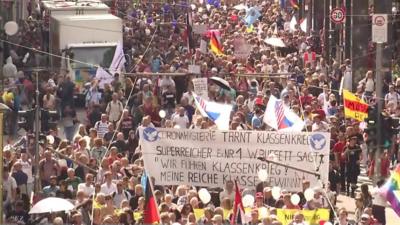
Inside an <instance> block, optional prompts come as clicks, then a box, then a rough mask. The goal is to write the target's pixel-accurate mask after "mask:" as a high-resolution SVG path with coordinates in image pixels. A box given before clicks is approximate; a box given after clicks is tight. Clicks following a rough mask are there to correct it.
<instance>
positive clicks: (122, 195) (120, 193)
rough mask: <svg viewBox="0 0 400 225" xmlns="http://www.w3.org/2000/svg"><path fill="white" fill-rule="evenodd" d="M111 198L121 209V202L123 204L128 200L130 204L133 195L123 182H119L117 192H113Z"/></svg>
mask: <svg viewBox="0 0 400 225" xmlns="http://www.w3.org/2000/svg"><path fill="white" fill-rule="evenodd" d="M111 196H112V198H113V201H114V205H115V206H116V207H117V208H119V207H120V205H121V202H123V201H124V200H127V201H128V202H129V201H130V199H131V194H130V193H129V192H128V191H127V190H125V188H124V183H123V181H122V180H119V181H118V182H117V191H115V192H113V193H112V194H111Z"/></svg>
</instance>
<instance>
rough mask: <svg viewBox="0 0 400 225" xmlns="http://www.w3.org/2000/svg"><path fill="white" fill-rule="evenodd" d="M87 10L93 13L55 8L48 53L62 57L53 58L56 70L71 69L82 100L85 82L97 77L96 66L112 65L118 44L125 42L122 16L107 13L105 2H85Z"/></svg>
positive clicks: (70, 71) (50, 19)
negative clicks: (88, 4)
mask: <svg viewBox="0 0 400 225" xmlns="http://www.w3.org/2000/svg"><path fill="white" fill-rule="evenodd" d="M85 10H86V11H84V12H90V13H86V14H85V13H83V14H82V13H79V14H76V13H75V12H76V7H75V6H71V7H70V10H68V7H63V10H61V9H60V10H55V9H52V11H51V13H50V18H49V25H50V26H49V52H50V53H52V54H54V55H61V56H62V58H59V57H51V60H50V64H51V67H52V68H53V70H55V71H57V70H60V69H61V71H68V75H69V76H70V77H71V80H72V81H74V82H75V85H76V93H77V95H76V97H78V98H79V100H81V101H82V98H84V91H85V89H84V85H85V84H86V83H87V82H90V81H91V80H92V79H93V78H94V76H95V75H96V69H97V66H98V65H100V66H102V67H103V68H109V66H110V64H111V61H112V59H113V56H114V52H115V48H116V46H117V44H118V43H119V42H121V43H122V41H123V40H122V38H123V32H122V20H121V19H120V18H119V17H116V16H114V15H112V14H109V13H106V12H105V11H104V10H105V9H104V7H103V6H102V5H101V7H100V8H99V6H96V7H89V6H87V5H86V8H85ZM68 12H69V13H68ZM80 12H83V11H82V10H81V11H80ZM93 12H97V13H93Z"/></svg>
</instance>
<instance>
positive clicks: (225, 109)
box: [193, 93, 232, 130]
mask: <svg viewBox="0 0 400 225" xmlns="http://www.w3.org/2000/svg"><path fill="white" fill-rule="evenodd" d="M193 97H194V102H195V104H196V107H197V109H198V110H199V111H200V113H201V115H202V116H204V117H208V118H209V119H210V120H212V121H213V122H214V123H215V125H217V127H218V129H219V130H229V120H230V117H231V112H232V105H227V104H221V103H216V102H209V101H206V100H204V99H203V98H201V97H200V96H198V95H196V94H195V93H193Z"/></svg>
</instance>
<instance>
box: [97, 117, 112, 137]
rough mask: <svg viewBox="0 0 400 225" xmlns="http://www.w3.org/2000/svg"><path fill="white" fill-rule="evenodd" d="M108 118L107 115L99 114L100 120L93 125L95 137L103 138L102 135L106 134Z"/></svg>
mask: <svg viewBox="0 0 400 225" xmlns="http://www.w3.org/2000/svg"><path fill="white" fill-rule="evenodd" d="M108 125H109V122H108V117H107V114H104V113H103V114H101V119H100V120H99V121H97V122H96V123H95V124H94V128H95V129H96V131H97V137H98V138H103V137H104V134H106V133H107V132H108Z"/></svg>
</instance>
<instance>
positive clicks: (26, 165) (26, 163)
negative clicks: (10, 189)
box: [17, 149, 33, 196]
mask: <svg viewBox="0 0 400 225" xmlns="http://www.w3.org/2000/svg"><path fill="white" fill-rule="evenodd" d="M17 162H19V163H20V164H21V166H22V172H24V173H25V174H26V175H27V176H28V181H27V183H26V193H27V194H28V196H30V195H31V193H32V190H33V175H32V162H31V160H30V159H29V157H28V154H27V153H26V149H22V150H21V159H19V160H18V161H17Z"/></svg>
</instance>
